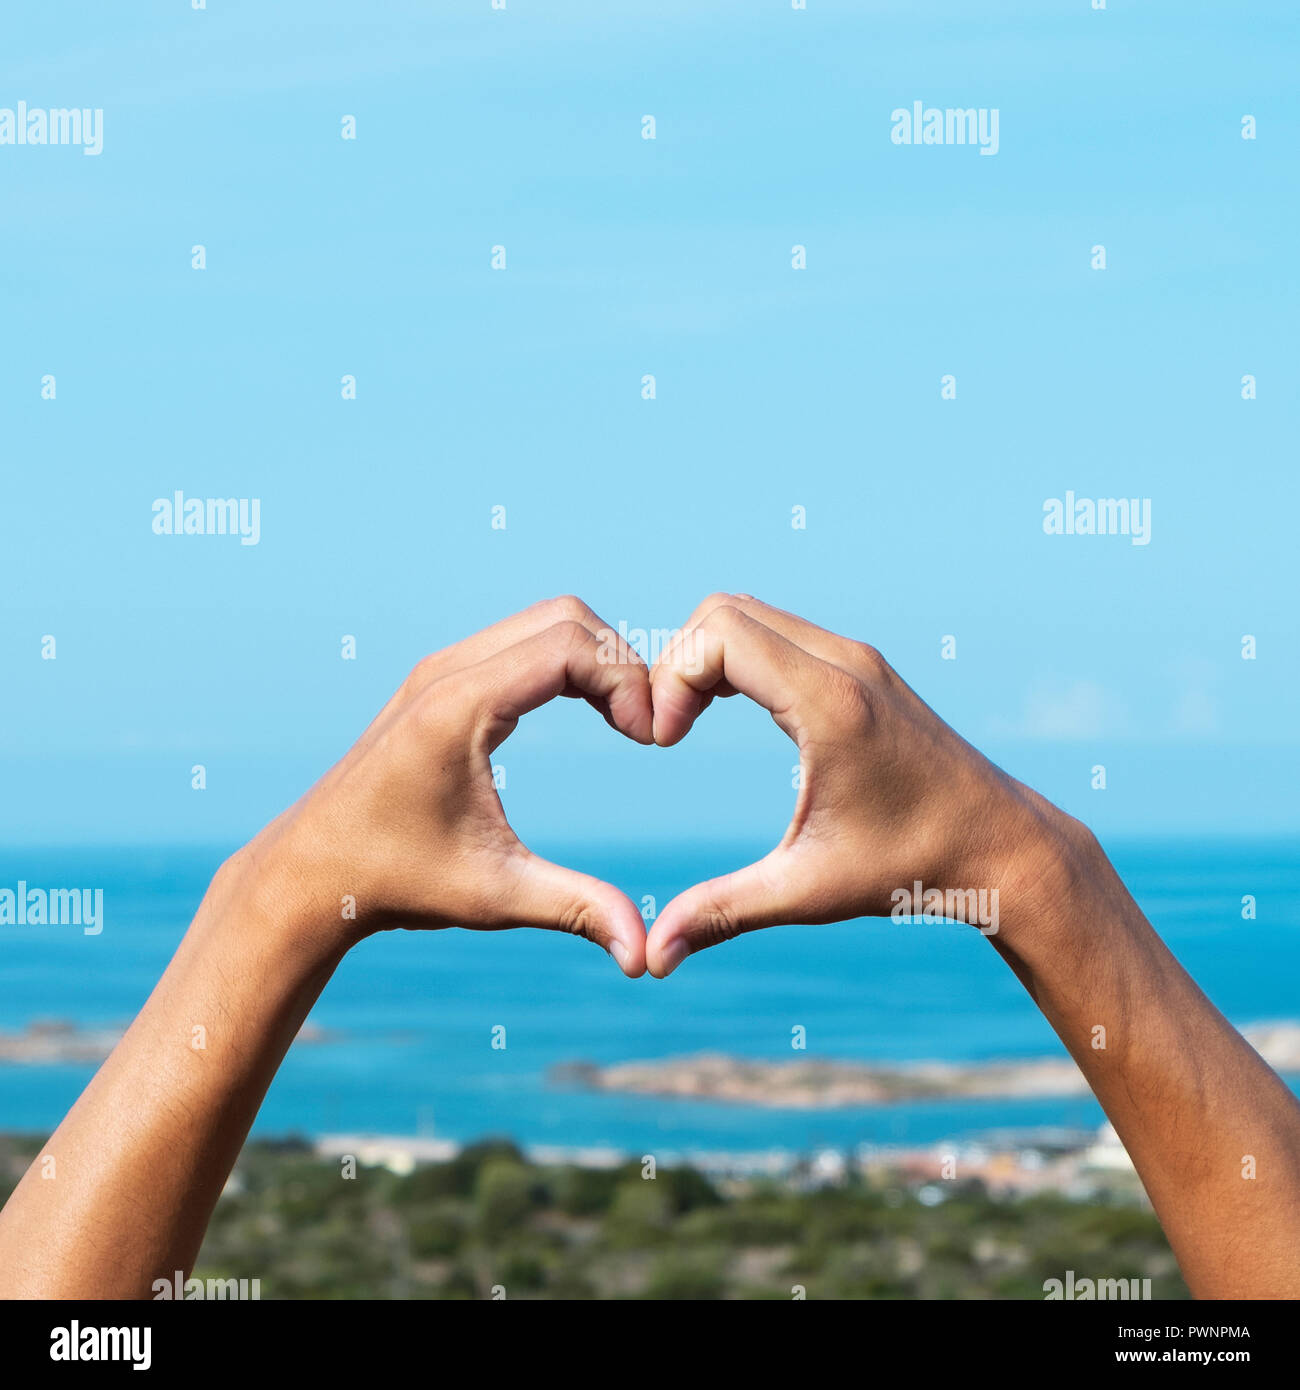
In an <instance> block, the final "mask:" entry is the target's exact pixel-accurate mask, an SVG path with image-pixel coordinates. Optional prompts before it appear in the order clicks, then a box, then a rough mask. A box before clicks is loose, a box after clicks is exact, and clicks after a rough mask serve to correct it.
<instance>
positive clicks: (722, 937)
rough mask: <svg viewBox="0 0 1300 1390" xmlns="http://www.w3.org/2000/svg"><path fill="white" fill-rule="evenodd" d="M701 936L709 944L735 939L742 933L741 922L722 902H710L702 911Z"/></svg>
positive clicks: (718, 943)
mask: <svg viewBox="0 0 1300 1390" xmlns="http://www.w3.org/2000/svg"><path fill="white" fill-rule="evenodd" d="M699 930H700V937H701V938H702V940H703V941H704V942H705V943H706V944H707V945H709V946H719V945H721V944H722V942H724V941H734V940H735V938H736V937H738V936H739V935H740V923H739V922H737V921H736V919H735V917H734V916H733V914H732V913H731V912H729V911H728V910H727V909H726V908H725V907H723V906H722V905H721V904H720V903H709V904H707V905H706V906H705V907H704V909H703V910H702V911H701V913H700V918H699Z"/></svg>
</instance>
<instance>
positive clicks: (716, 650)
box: [651, 604, 842, 748]
mask: <svg viewBox="0 0 1300 1390" xmlns="http://www.w3.org/2000/svg"><path fill="white" fill-rule="evenodd" d="M831 669H832V668H831V667H828V666H827V664H826V663H825V662H823V661H820V660H818V658H816V657H814V656H812V655H811V654H810V653H808V652H806V651H804V650H803V648H801V647H799V646H797V645H796V644H795V643H794V642H791V641H790V640H789V639H788V638H786V637H783V636H781V634H780V633H779V632H774V631H773V630H772V629H771V628H770V627H768V626H767V625H766V624H764V623H761V622H759V621H758V619H757V618H753V617H751V616H750V615H749V614H748V613H745V612H744V611H742V610H741V609H739V608H733V607H731V606H730V605H729V604H722V605H720V606H718V607H717V608H714V609H713V610H712V611H711V612H710V613H708V614H707V615H706V617H705V618H704V619H703V620H702V621H701V622H699V623H697V624H696V625H695V626H694V627H693V628H690V629H688V630H686V631H684V632H683V633H682V636H681V639H680V640H679V641H678V642H676V643H675V644H674V645H673V646H672V647H670V648H669V649H668V650H667V651H665V652H664V653H663V654H662V655H661V656H660V658H659V661H658V662H656V664H655V668H654V671H653V672H652V673H651V695H652V699H653V702H654V739H655V742H656V743H657V744H659V745H660V746H661V747H663V748H667V747H670V746H671V745H672V744H674V743H679V742H680V741H681V740H682V739H683V738H685V737H686V734H687V733H688V732H689V730H690V728H691V725H692V724H694V723H695V720H696V719H697V718H698V717H699V715H700V712H701V711H702V710H703V708H704V705H705V703H706V700H707V697H708V694H709V692H710V691H712V690H713V689H714V688H715V687H717V686H719V685H722V684H726V685H728V686H730V687H731V688H732V689H734V690H737V691H739V692H740V694H742V695H747V696H748V697H749V698H750V699H751V700H753V701H754V702H755V703H756V704H760V705H762V706H763V708H764V709H765V710H767V711H768V713H769V714H771V716H772V718H773V719H774V720H776V722H777V724H778V726H779V727H780V728H781V729H783V730H784V731H785V733H787V734H788V735H789V736H790V737H791V738H792V739H794V741H795V742H796V743H798V742H799V741H800V737H801V734H802V732H803V731H804V729H805V728H806V727H807V721H808V719H809V717H810V710H811V709H812V708H813V706H814V703H815V702H814V701H812V700H811V699H810V698H809V697H811V696H812V694H813V693H814V691H815V687H816V683H817V682H818V681H820V680H822V679H824V675H825V673H826V672H828V671H830V670H831ZM841 674H842V673H841Z"/></svg>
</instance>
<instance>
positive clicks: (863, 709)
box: [471, 594, 1041, 978]
mask: <svg viewBox="0 0 1300 1390" xmlns="http://www.w3.org/2000/svg"><path fill="white" fill-rule="evenodd" d="M554 605H559V606H560V607H559V611H560V612H561V613H562V614H563V621H561V622H560V623H558V624H556V625H554V626H552V627H550V628H548V632H550V633H556V632H559V631H560V630H561V629H562V630H563V633H564V634H566V635H564V636H562V637H561V638H551V639H550V640H551V643H552V647H554V646H555V643H556V642H557V641H559V642H561V643H562V645H564V647H565V653H564V655H563V656H562V658H558V657H556V656H555V654H554V652H553V651H551V653H550V656H549V657H548V661H547V663H546V664H545V670H544V671H542V672H541V674H539V675H537V676H536V679H534V680H532V681H531V683H530V682H529V681H528V680H527V679H525V680H524V681H523V682H522V683H523V685H524V687H525V688H524V689H523V690H512V692H511V695H510V699H509V700H508V701H498V706H497V707H496V709H497V712H496V714H495V716H494V720H495V727H494V731H493V733H492V736H491V739H490V746H491V747H492V748H495V747H496V746H497V744H499V743H500V742H501V741H502V739H504V738H505V737H506V735H507V734H508V733H509V732H510V731H511V730H512V729H513V728H514V727H515V724H516V723H517V722H518V719H519V717H520V716H521V715H522V714H523V713H524V712H526V711H527V710H529V709H533V708H536V707H537V706H538V705H539V704H542V703H544V702H545V701H546V700H548V699H551V698H553V697H554V696H556V695H567V696H574V697H582V698H585V699H586V700H587V701H588V702H589V703H591V704H592V705H593V706H594V707H595V708H596V709H598V710H599V711H600V712H601V713H602V714H603V715H604V716H605V718H606V720H607V721H608V722H609V723H610V724H611V725H612V726H613V727H614V728H615V729H617V730H619V731H620V732H622V733H624V734H626V735H627V736H628V737H629V738H632V739H633V740H635V741H636V742H639V743H643V744H655V745H658V746H661V747H669V746H671V745H674V744H676V743H679V742H680V741H681V740H682V739H683V738H685V737H686V735H687V734H688V733H689V732H690V729H691V727H692V726H693V725H694V723H695V721H696V719H698V718H699V716H700V715H701V714H702V713H703V712H704V710H705V709H706V708H707V707H708V705H709V704H710V703H711V702H712V701H713V699H714V698H716V697H728V696H733V695H738V694H739V695H744V696H746V697H747V698H749V699H751V700H753V701H755V702H756V703H757V704H759V705H761V706H762V707H763V708H765V709H766V710H767V711H768V712H769V713H770V714H771V716H772V718H773V720H774V721H775V722H776V724H777V726H778V727H779V728H780V729H781V730H782V731H783V732H784V733H786V734H787V735H788V736H789V737H790V738H791V739H792V740H793V742H794V743H795V745H796V747H797V748H798V750H799V762H800V773H801V775H800V779H799V789H798V796H797V799H796V802H795V807H794V812H793V814H792V816H791V820H790V824H789V826H788V827H787V829H786V831H785V834H784V835H783V836H782V838H781V840H780V843H779V844H777V845H776V847H775V848H774V849H772V850H771V851H770V852H769V853H768V854H767V855H765V856H764V857H763V858H762V859H759V860H758V861H757V862H755V863H753V864H750V865H748V866H747V867H745V868H742V869H739V870H737V871H736V872H734V873H730V874H725V875H723V876H722V877H720V878H715V879H710V880H708V881H707V882H703V883H699V884H696V885H695V886H694V887H692V888H689V889H687V890H686V891H685V892H683V893H680V894H678V896H677V897H675V898H673V899H672V900H671V901H670V902H669V903H667V904H666V905H665V907H664V908H663V910H662V911H661V912H660V913H659V915H658V917H657V919H656V920H655V922H654V924H653V926H652V927H651V929H650V931H649V933H648V935H647V934H646V932H645V928H644V923H643V921H642V919H641V915H640V913H639V912H638V910H637V908H636V906H635V905H634V904H633V903H632V902H631V900H630V899H629V898H627V897H626V895H625V894H623V893H621V892H620V891H619V890H618V889H616V888H614V887H613V886H612V885H610V884H608V883H605V882H603V881H602V880H599V879H596V878H593V877H591V876H589V875H584V874H577V873H576V872H574V871H573V870H569V869H564V868H561V867H560V866H558V865H552V864H549V863H548V862H547V861H544V860H540V859H537V858H536V857H534V856H532V855H531V854H529V853H528V852H527V851H523V852H524V853H525V854H526V855H527V858H528V861H529V862H530V864H531V866H532V867H531V873H532V875H533V878H532V882H533V884H534V888H533V889H532V890H530V891H531V892H532V894H533V896H532V899H531V901H530V902H529V903H528V904H527V906H526V907H523V908H519V909H517V910H515V911H513V912H511V913H510V916H511V919H512V921H511V924H525V923H527V924H532V925H549V926H551V927H556V926H557V925H558V926H559V927H560V928H561V929H563V930H569V931H572V932H574V933H576V934H578V935H583V936H587V937H589V938H590V939H592V940H594V941H597V942H598V943H599V944H601V945H603V946H604V947H605V948H606V949H607V950H609V951H610V953H611V954H612V955H613V956H614V957H615V959H616V960H617V961H618V962H619V964H620V965H621V966H622V968H623V970H624V972H625V973H626V974H628V975H632V976H635V975H640V974H641V973H643V972H644V971H645V970H647V969H648V970H649V972H650V973H651V974H652V975H654V976H656V977H658V978H663V977H664V976H667V975H669V974H671V973H672V971H673V970H674V969H676V968H677V966H678V965H680V964H681V962H682V961H683V960H684V959H685V958H686V957H687V956H688V955H690V954H692V953H693V952H696V951H699V950H702V949H704V948H705V947H708V946H711V945H714V944H716V943H718V942H721V941H725V940H729V939H731V938H733V937H735V936H737V935H740V934H741V933H743V932H748V931H753V930H756V929H758V928H761V927H769V926H775V925H778V924H781V923H821V922H835V921H844V920H847V919H849V918H855V917H861V916H877V915H878V916H887V915H889V913H890V911H891V908H892V907H893V906H894V905H895V904H896V902H897V897H896V894H897V892H898V887H897V885H900V884H904V885H907V888H908V889H909V890H910V889H911V887H912V885H913V884H917V883H919V882H920V881H922V880H924V881H925V882H926V883H927V884H928V885H934V886H940V885H943V884H948V885H952V884H953V883H954V882H955V883H965V884H972V883H975V884H978V883H984V884H988V883H990V882H993V881H994V879H995V878H996V874H997V872H998V869H999V865H1000V864H1001V863H1002V862H1003V860H1002V858H1001V857H1000V855H1001V851H1002V850H1003V849H1004V848H1005V846H1006V845H1007V844H1008V843H1015V837H1016V835H1017V834H1018V833H1022V832H1023V830H1024V827H1025V819H1026V817H1027V816H1032V815H1033V814H1034V805H1033V801H1034V800H1035V799H1036V798H1035V796H1034V794H1033V793H1031V792H1029V791H1028V789H1027V788H1024V787H1023V786H1021V785H1020V784H1019V783H1017V782H1014V781H1013V779H1011V778H1009V777H1007V776H1006V774H1004V773H1002V772H1001V771H1000V770H999V769H998V768H996V767H994V766H993V764H992V763H990V762H989V761H988V760H987V759H985V758H984V757H983V756H982V755H981V754H980V753H978V752H977V751H976V750H975V749H974V748H972V747H971V746H970V745H969V744H968V743H966V742H965V741H964V740H963V739H961V738H960V737H959V736H958V735H957V734H955V733H954V732H953V731H952V730H951V729H950V728H949V727H948V726H947V725H946V724H945V723H944V722H943V721H942V720H941V719H939V717H938V716H937V715H935V714H934V712H933V711H932V710H931V709H930V708H929V707H928V706H927V705H926V704H925V703H924V701H922V700H921V699H920V698H919V697H918V696H917V695H916V694H915V693H914V692H913V691H912V690H911V689H910V688H909V687H908V686H907V685H906V683H905V682H904V681H902V680H901V678H899V677H898V676H897V675H896V674H895V673H894V671H893V670H892V668H890V667H889V665H888V664H887V663H886V662H885V661H884V659H883V658H882V657H881V656H880V654H879V653H878V652H876V651H875V650H874V648H872V647H869V646H867V645H865V644H864V643H861V642H857V641H854V640H852V639H850V638H846V637H842V636H839V635H837V634H836V633H833V632H829V631H827V630H825V629H824V628H820V627H817V626H815V625H814V624H812V623H809V622H806V621H805V620H804V619H802V618H799V617H796V616H795V615H794V614H792V613H788V612H786V611H784V610H782V609H779V608H774V607H772V606H771V605H769V604H766V603H762V602H760V601H759V600H757V599H755V598H753V597H752V596H750V595H748V594H734V595H733V594H714V595H712V596H711V597H710V598H708V599H706V600H705V601H704V603H702V604H701V605H700V606H699V607H698V608H697V609H696V610H695V612H694V613H693V614H692V615H691V617H690V619H689V620H688V621H687V623H686V625H685V626H684V627H683V628H681V629H680V630H679V631H678V632H677V633H676V634H675V636H674V638H673V640H672V641H671V642H670V643H669V645H668V647H667V648H665V650H664V651H663V652H661V653H660V655H659V656H658V657H657V658H656V660H655V662H654V665H653V667H650V668H647V667H646V666H645V663H644V662H643V661H642V660H641V658H640V656H639V655H638V654H637V653H636V652H635V651H633V650H632V649H631V648H630V647H629V646H628V645H627V643H626V642H625V641H624V640H623V639H622V637H620V636H619V635H618V634H616V633H615V632H614V630H613V629H612V628H611V627H609V625H608V624H605V623H603V622H602V621H601V620H600V619H599V618H598V617H597V616H596V615H595V614H594V613H593V612H592V611H591V609H590V608H588V607H587V606H586V605H585V604H583V603H581V602H580V601H579V600H577V599H563V600H553V601H552V604H551V605H542V607H543V608H546V609H548V615H549V616H552V617H554V616H555V613H556V609H555V607H554ZM529 613H530V614H532V615H533V617H532V621H533V622H534V623H536V621H537V616H536V613H535V610H529ZM539 637H540V635H535V637H534V639H533V640H535V641H536V640H539ZM471 640H472V639H471ZM522 645H523V644H521V649H522ZM518 665H519V663H518V661H516V663H515V669H516V670H518ZM494 799H495V794H494ZM1038 800H1041V799H1038ZM496 805H497V808H498V810H500V802H499V801H497V802H496ZM501 814H502V822H501V823H502V825H503V826H504V813H503V812H502V813H501ZM511 835H512V838H513V834H512V832H511ZM514 843H515V845H516V847H517V848H518V849H520V850H522V846H520V845H519V843H518V841H514ZM941 891H942V889H941ZM962 891H966V890H962ZM525 896H527V894H526V895H525ZM557 903H558V904H559V905H558V906H557ZM917 910H918V911H919V910H920V909H919V906H918V909H917ZM548 918H549V920H547V919H548ZM503 924H504V923H503Z"/></svg>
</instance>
